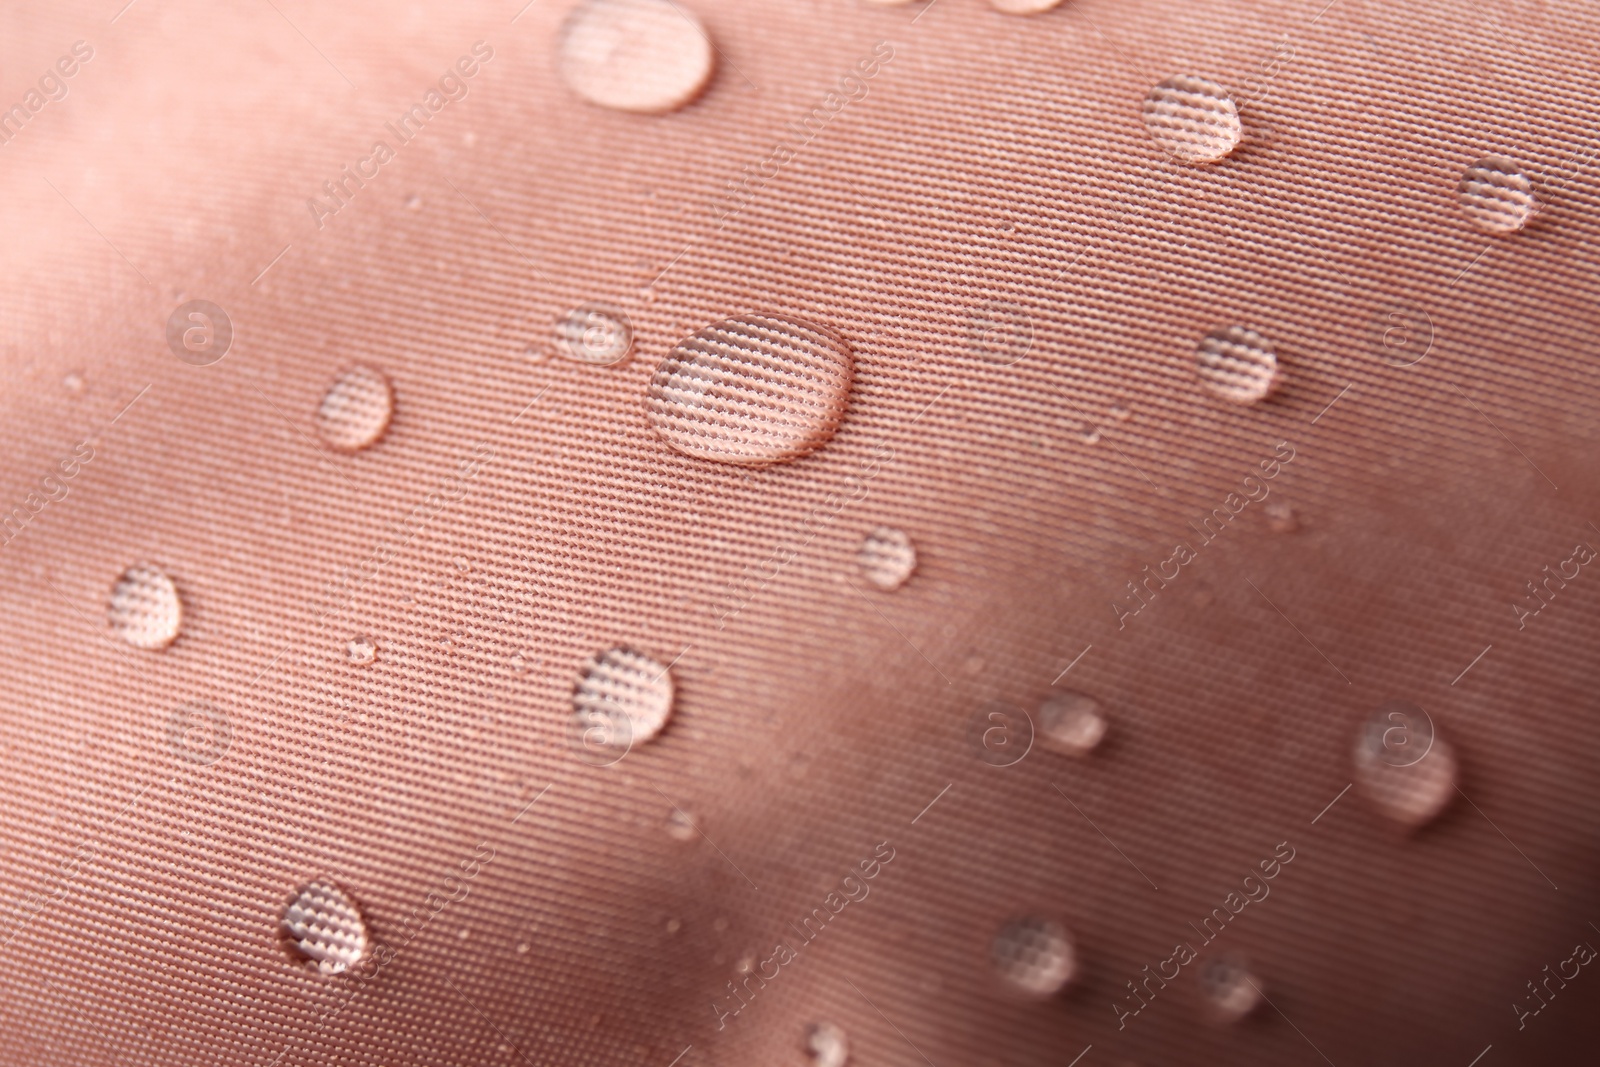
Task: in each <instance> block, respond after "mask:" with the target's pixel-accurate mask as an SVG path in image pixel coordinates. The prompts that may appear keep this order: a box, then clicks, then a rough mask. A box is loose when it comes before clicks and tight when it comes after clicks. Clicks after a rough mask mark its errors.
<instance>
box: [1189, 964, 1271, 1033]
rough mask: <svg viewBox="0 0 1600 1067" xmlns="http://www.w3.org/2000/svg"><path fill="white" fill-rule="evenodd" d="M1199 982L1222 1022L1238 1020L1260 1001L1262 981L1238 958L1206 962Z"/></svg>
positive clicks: (1208, 1001)
mask: <svg viewBox="0 0 1600 1067" xmlns="http://www.w3.org/2000/svg"><path fill="white" fill-rule="evenodd" d="M1200 985H1201V988H1202V989H1203V990H1204V991H1205V995H1206V1001H1207V1003H1209V1004H1210V1005H1211V1011H1212V1014H1213V1015H1215V1016H1216V1017H1217V1019H1218V1020H1219V1021H1221V1022H1229V1023H1232V1022H1238V1021H1239V1020H1240V1019H1243V1018H1244V1017H1245V1016H1247V1015H1249V1014H1250V1013H1251V1012H1253V1011H1255V1010H1256V1008H1257V1007H1258V1006H1259V1005H1260V1004H1261V1000H1262V996H1261V983H1260V982H1259V981H1257V980H1256V977H1255V976H1254V975H1253V974H1251V973H1250V972H1249V970H1247V969H1246V968H1245V966H1244V965H1243V964H1242V963H1240V962H1238V961H1237V960H1231V959H1219V960H1212V961H1211V962H1210V963H1207V964H1206V965H1205V968H1204V969H1203V970H1202V971H1201V972H1200Z"/></svg>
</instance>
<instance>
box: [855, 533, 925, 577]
mask: <svg viewBox="0 0 1600 1067" xmlns="http://www.w3.org/2000/svg"><path fill="white" fill-rule="evenodd" d="M856 559H857V561H858V562H860V564H861V569H862V571H864V572H865V573H866V576H867V581H869V582H871V583H872V584H873V585H875V586H877V587H878V588H879V589H883V590H886V591H887V590H894V589H899V588H900V587H901V586H902V585H905V584H906V580H907V579H908V578H910V577H911V572H912V571H914V570H916V569H917V550H916V548H915V547H914V546H913V545H912V544H911V538H909V537H907V536H906V535H905V533H904V532H903V531H901V530H892V529H890V528H889V527H887V526H880V527H878V528H877V529H876V530H873V531H872V532H871V533H870V534H868V535H867V539H866V540H865V541H862V542H861V550H860V551H859V552H858V553H857V554H856Z"/></svg>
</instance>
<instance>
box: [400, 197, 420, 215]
mask: <svg viewBox="0 0 1600 1067" xmlns="http://www.w3.org/2000/svg"><path fill="white" fill-rule="evenodd" d="M401 204H402V205H403V206H404V207H405V209H406V210H407V211H421V210H422V195H421V194H420V193H412V194H411V195H410V196H407V197H406V198H405V199H404V200H403V201H401Z"/></svg>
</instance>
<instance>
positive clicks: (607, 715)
mask: <svg viewBox="0 0 1600 1067" xmlns="http://www.w3.org/2000/svg"><path fill="white" fill-rule="evenodd" d="M672 698H673V684H672V675H671V673H670V672H669V671H668V670H667V668H665V667H663V666H662V665H661V664H659V663H657V662H656V661H655V660H653V659H651V658H650V657H649V656H646V655H645V654H644V653H642V652H635V651H633V650H631V649H626V648H613V649H611V650H610V651H608V652H605V653H603V654H602V655H600V656H598V657H596V658H595V659H592V660H590V661H589V662H588V663H587V664H586V665H585V667H584V670H583V673H582V674H581V675H580V676H579V678H578V684H577V688H576V689H575V690H574V692H573V695H572V705H573V712H574V714H573V729H574V737H573V743H574V746H575V747H576V748H577V750H578V755H579V758H580V759H582V760H583V761H584V762H586V763H591V764H594V765H596V766H607V765H609V764H612V763H615V762H617V760H620V759H621V758H622V757H623V756H626V755H627V754H628V750H629V749H630V748H632V747H633V743H634V742H635V741H648V740H650V739H651V738H653V737H655V736H656V735H657V734H659V733H660V732H661V729H662V727H664V726H665V725H666V723H667V719H668V717H669V716H670V715H671V714H672Z"/></svg>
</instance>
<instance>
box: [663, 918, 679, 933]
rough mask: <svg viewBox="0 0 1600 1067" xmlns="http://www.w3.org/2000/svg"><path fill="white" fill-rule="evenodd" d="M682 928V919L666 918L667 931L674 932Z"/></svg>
mask: <svg viewBox="0 0 1600 1067" xmlns="http://www.w3.org/2000/svg"><path fill="white" fill-rule="evenodd" d="M682 929H683V920H682V919H668V920H667V933H669V934H675V933H677V932H678V931H679V930H682Z"/></svg>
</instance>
